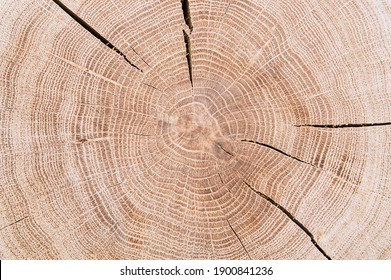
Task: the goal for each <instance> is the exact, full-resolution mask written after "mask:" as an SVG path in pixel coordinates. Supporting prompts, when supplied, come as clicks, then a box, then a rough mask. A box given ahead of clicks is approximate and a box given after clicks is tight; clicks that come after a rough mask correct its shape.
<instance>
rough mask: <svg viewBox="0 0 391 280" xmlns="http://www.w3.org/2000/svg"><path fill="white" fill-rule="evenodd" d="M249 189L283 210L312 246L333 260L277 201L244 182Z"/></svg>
mask: <svg viewBox="0 0 391 280" xmlns="http://www.w3.org/2000/svg"><path fill="white" fill-rule="evenodd" d="M243 182H244V183H245V184H246V185H247V187H249V188H250V189H251V190H252V191H253V192H255V193H256V194H258V195H259V196H261V197H262V198H263V199H265V200H267V201H268V202H270V203H271V204H273V205H274V206H275V207H277V209H279V210H281V211H282V212H283V213H284V214H285V215H286V216H287V217H288V218H289V219H290V220H291V221H292V222H294V223H295V224H296V225H297V226H299V227H300V228H301V229H302V230H303V231H304V233H305V234H306V235H307V236H308V237H309V238H311V242H312V244H314V245H315V247H316V248H317V249H318V250H319V252H321V253H322V255H323V256H324V257H325V258H326V259H328V260H331V258H330V257H329V255H327V254H326V252H325V251H324V250H323V249H322V248H321V247H320V246H319V244H318V243H317V242H316V241H315V238H314V235H313V234H312V233H311V232H310V231H309V230H308V229H307V228H306V227H305V226H304V225H303V224H302V223H301V222H299V221H298V220H297V219H296V218H295V217H294V216H293V215H292V214H291V213H289V211H288V210H286V209H285V208H284V207H282V206H281V205H280V204H278V203H277V202H276V201H274V200H273V199H272V198H270V197H269V196H267V195H265V194H263V193H261V192H260V191H257V190H255V189H254V188H253V187H252V186H251V185H250V184H248V183H247V182H246V181H243Z"/></svg>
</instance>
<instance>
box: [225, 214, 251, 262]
mask: <svg viewBox="0 0 391 280" xmlns="http://www.w3.org/2000/svg"><path fill="white" fill-rule="evenodd" d="M227 223H228V225H229V227H230V228H231V230H232V232H233V233H234V234H235V236H236V238H237V239H238V240H239V242H240V244H241V245H242V247H243V249H244V251H245V252H246V254H247V256H248V258H249V259H250V260H251V257H250V254H249V253H248V251H247V249H246V247H244V244H243V242H242V240H241V239H240V237H239V235H238V234H237V233H236V231H235V230H234V228H233V227H232V226H231V223H230V222H229V221H228V220H227Z"/></svg>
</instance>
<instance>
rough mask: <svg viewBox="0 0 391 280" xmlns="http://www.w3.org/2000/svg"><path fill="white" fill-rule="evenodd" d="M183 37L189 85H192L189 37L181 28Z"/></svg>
mask: <svg viewBox="0 0 391 280" xmlns="http://www.w3.org/2000/svg"><path fill="white" fill-rule="evenodd" d="M183 39H184V41H185V45H186V59H187V67H188V68H189V77H190V83H191V86H192V87H193V71H192V68H191V50H190V38H189V35H187V33H186V31H185V30H183Z"/></svg>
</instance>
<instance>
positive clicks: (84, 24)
mask: <svg viewBox="0 0 391 280" xmlns="http://www.w3.org/2000/svg"><path fill="white" fill-rule="evenodd" d="M53 2H54V3H56V4H57V5H58V6H59V7H60V8H61V9H62V10H63V11H64V12H66V13H67V14H68V15H69V16H70V17H72V18H73V19H74V20H75V21H76V22H77V23H79V24H80V25H81V26H82V27H83V28H84V29H85V30H87V31H88V32H90V33H91V34H92V35H93V36H95V37H96V38H97V39H99V40H100V41H101V42H102V43H103V44H104V45H105V46H106V47H108V48H110V49H111V50H113V51H115V52H116V53H117V54H119V55H120V56H122V57H123V58H124V59H125V61H126V62H127V63H128V64H129V65H130V66H132V67H134V68H136V69H137V70H139V71H141V72H143V70H141V69H140V68H139V67H137V66H136V65H135V64H133V63H132V62H131V61H130V60H129V59H128V58H127V57H126V55H125V54H123V53H122V52H121V51H120V50H119V49H117V48H116V47H115V46H114V45H113V44H112V43H110V42H109V41H108V40H107V39H106V38H105V37H103V36H102V35H101V34H99V33H98V31H96V30H95V29H94V28H92V27H91V26H90V25H89V24H88V23H86V22H85V21H84V20H82V19H81V18H80V17H79V16H78V15H76V14H75V13H74V12H72V10H70V9H69V8H68V7H67V6H65V5H64V4H63V3H61V1H59V0H53Z"/></svg>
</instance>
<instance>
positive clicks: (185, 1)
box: [181, 0, 193, 34]
mask: <svg viewBox="0 0 391 280" xmlns="http://www.w3.org/2000/svg"><path fill="white" fill-rule="evenodd" d="M181 2H182V12H183V18H184V19H185V22H186V25H187V26H188V27H189V29H190V34H191V32H193V24H192V22H191V15H190V4H189V0H181Z"/></svg>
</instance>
